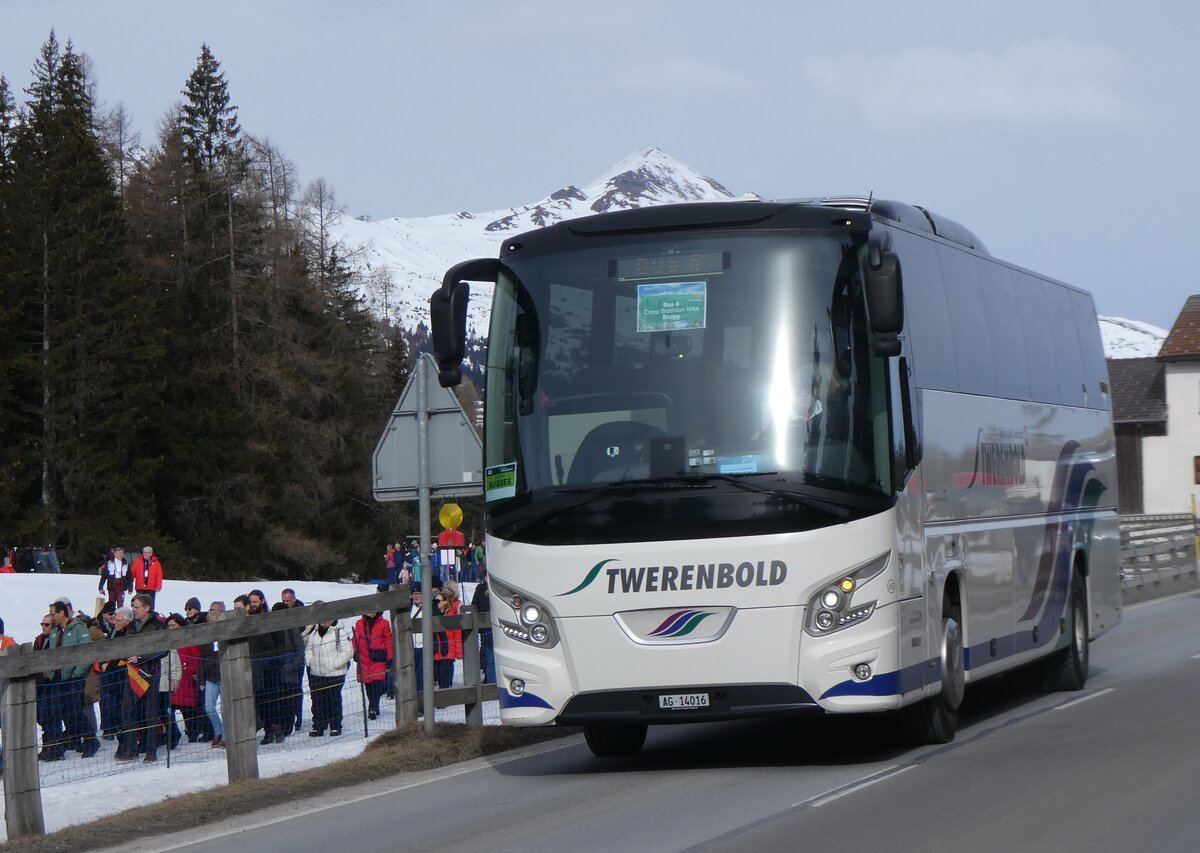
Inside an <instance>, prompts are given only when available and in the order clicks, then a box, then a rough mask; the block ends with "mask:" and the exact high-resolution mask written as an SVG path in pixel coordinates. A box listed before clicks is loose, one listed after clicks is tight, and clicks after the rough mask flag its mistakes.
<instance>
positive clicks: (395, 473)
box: [374, 353, 483, 501]
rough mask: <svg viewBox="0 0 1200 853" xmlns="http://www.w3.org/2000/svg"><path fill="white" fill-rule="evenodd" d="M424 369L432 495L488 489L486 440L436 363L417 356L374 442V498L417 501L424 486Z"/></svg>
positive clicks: (430, 358)
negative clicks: (420, 419) (420, 417)
mask: <svg viewBox="0 0 1200 853" xmlns="http://www.w3.org/2000/svg"><path fill="white" fill-rule="evenodd" d="M418 371H424V372H425V388H426V392H425V393H426V396H427V397H428V401H429V408H428V411H429V494H430V497H433V498H437V497H461V496H468V495H478V494H481V493H482V492H483V444H482V443H481V442H480V440H479V434H478V433H477V432H475V428H474V427H473V426H472V425H471V421H470V419H469V418H468V417H467V414H466V412H464V411H463V408H462V405H460V404H459V402H458V398H457V397H455V396H454V389H453V388H443V387H441V385H439V384H438V378H437V377H438V369H437V362H435V361H434V360H433V356H431V355H429V354H428V353H424V354H422V355H421V357H420V358H419V359H417V369H416V370H414V371H413V374H412V376H410V377H409V378H408V384H407V385H405V386H404V391H403V393H401V395H400V401H399V402H398V403H396V408H395V409H394V410H393V411H392V416H391V418H390V419H389V420H388V423H387V426H386V427H385V428H384V430H383V435H382V436H380V438H379V444H377V445H376V446H375V458H374V467H375V487H374V493H375V500H377V501H414V500H417V499H418V498H419V497H420V495H419V488H420V482H419V480H420V459H419V458H418V454H417V411H418V409H419V408H420V406H419V401H418V399H417V397H418V394H417V384H418V382H417V373H418Z"/></svg>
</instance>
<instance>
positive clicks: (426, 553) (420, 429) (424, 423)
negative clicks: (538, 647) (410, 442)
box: [417, 354, 437, 734]
mask: <svg viewBox="0 0 1200 853" xmlns="http://www.w3.org/2000/svg"><path fill="white" fill-rule="evenodd" d="M426 358H429V356H428V355H425V354H422V355H421V356H420V358H418V359H417V468H418V473H417V493H418V495H419V510H418V513H419V519H420V525H421V617H422V618H421V707H422V709H423V711H424V714H425V733H426V734H433V722H434V720H433V714H434V702H433V617H434V616H435V615H436V614H437V608H436V607H435V606H434V605H433V549H432V547H431V545H430V521H429V381H428V379H427V377H426V372H427V371H426V370H425V366H424V365H423V364H422V363H421V361H422V360H424V359H426Z"/></svg>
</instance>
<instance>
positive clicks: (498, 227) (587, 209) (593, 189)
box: [486, 146, 734, 234]
mask: <svg viewBox="0 0 1200 853" xmlns="http://www.w3.org/2000/svg"><path fill="white" fill-rule="evenodd" d="M733 197H734V196H733V193H731V192H729V190H727V189H725V187H723V186H721V185H720V184H719V183H717V182H716V181H714V180H713V179H712V178H708V177H705V176H704V175H701V174H700V173H699V172H697V171H696V170H695V169H693V168H691V167H690V166H686V165H684V164H683V163H680V162H679V161H678V160H676V159H675V158H674V157H671V156H669V155H667V154H665V153H664V152H663V151H662V150H660V149H658V148H655V147H653V146H647V147H645V148H641V149H639V150H637V151H635V152H634V153H633V154H631V155H629V156H628V157H626V158H625V159H623V160H621V161H620V162H618V163H617V164H616V165H615V166H613V167H612V168H611V169H609V170H608V171H607V172H605V173H604V174H603V175H601V176H600V177H598V178H596V179H595V180H594V181H592V182H591V183H589V184H587V185H586V186H585V187H584V188H583V189H580V188H579V187H577V186H575V185H574V184H571V185H569V186H566V187H563V188H562V189H560V190H556V191H554V192H553V193H551V194H550V195H548V196H547V197H546V198H544V199H542V200H541V201H538V202H534V203H533V204H527V205H524V206H523V207H514V208H510V209H509V210H505V211H501V214H500V215H498V216H496V217H495V218H494V219H492V221H490V222H489V223H488V224H487V226H486V230H487V231H489V232H491V233H493V234H502V233H511V232H514V231H526V230H528V229H530V228H543V227H545V226H547V225H553V224H554V223H555V222H561V221H563V220H565V219H574V218H576V217H578V216H586V215H588V214H591V213H604V212H606V211H609V210H627V209H629V208H634V207H648V206H650V205H654V204H677V203H679V202H687V201H726V200H728V199H731V198H733Z"/></svg>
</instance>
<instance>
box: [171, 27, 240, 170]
mask: <svg viewBox="0 0 1200 853" xmlns="http://www.w3.org/2000/svg"><path fill="white" fill-rule="evenodd" d="M183 95H184V97H185V98H186V99H187V100H186V101H185V102H184V104H183V112H182V122H181V123H180V124H181V128H182V130H183V143H184V151H185V153H186V155H187V159H188V162H190V163H191V165H192V167H193V168H194V169H196V170H197V171H199V172H207V173H210V174H214V173H216V172H218V171H220V169H221V167H222V166H224V165H226V164H227V163H228V162H229V161H230V160H231V159H232V158H235V157H236V156H238V155H239V154H240V149H241V126H240V125H239V124H238V117H237V107H236V106H233V105H232V104H231V103H230V102H229V87H228V86H227V85H226V83H225V73H224V72H223V71H221V63H219V62H217V59H216V57H214V56H213V54H212V51H210V50H209V49H208V45H207V44H202V45H201V46H200V56H199V57H198V58H197V60H196V67H195V69H193V71H192V73H191V75H190V76H189V77H188V80H187V85H186V86H185V87H184V89H183Z"/></svg>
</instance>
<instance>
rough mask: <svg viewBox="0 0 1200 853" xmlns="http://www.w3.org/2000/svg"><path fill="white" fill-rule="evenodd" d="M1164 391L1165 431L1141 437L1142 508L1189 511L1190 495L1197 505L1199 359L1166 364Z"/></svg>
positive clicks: (1153, 510) (1199, 409)
mask: <svg viewBox="0 0 1200 853" xmlns="http://www.w3.org/2000/svg"><path fill="white" fill-rule="evenodd" d="M1166 391H1167V434H1166V435H1164V436H1147V437H1145V438H1143V439H1142V465H1143V471H1144V481H1143V482H1144V484H1145V486H1144V496H1145V505H1144V511H1145V512H1147V513H1168V512H1191V511H1192V501H1193V499H1195V501H1196V503H1197V505H1200V486H1197V485H1196V482H1195V468H1194V459H1195V457H1197V456H1200V361H1180V362H1173V363H1169V364H1167V366H1166Z"/></svg>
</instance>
